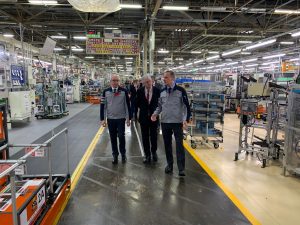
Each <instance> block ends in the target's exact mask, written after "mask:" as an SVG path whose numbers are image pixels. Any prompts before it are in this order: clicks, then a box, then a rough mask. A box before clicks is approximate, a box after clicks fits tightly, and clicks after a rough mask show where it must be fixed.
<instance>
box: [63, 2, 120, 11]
mask: <svg viewBox="0 0 300 225" xmlns="http://www.w3.org/2000/svg"><path fill="white" fill-rule="evenodd" d="M68 2H69V3H70V4H71V5H72V6H73V7H74V8H75V9H77V10H79V11H82V12H99V13H107V12H115V11H118V10H120V9H121V8H120V1H119V0H68Z"/></svg>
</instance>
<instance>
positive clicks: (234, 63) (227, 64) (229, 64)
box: [226, 62, 239, 66]
mask: <svg viewBox="0 0 300 225" xmlns="http://www.w3.org/2000/svg"><path fill="white" fill-rule="evenodd" d="M238 63H239V62H231V63H226V66H232V65H236V64H238Z"/></svg>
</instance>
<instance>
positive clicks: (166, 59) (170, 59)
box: [164, 58, 172, 61]
mask: <svg viewBox="0 0 300 225" xmlns="http://www.w3.org/2000/svg"><path fill="white" fill-rule="evenodd" d="M164 60H165V61H172V58H164Z"/></svg>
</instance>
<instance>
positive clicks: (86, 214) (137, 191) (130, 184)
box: [59, 127, 250, 225]
mask: <svg viewBox="0 0 300 225" xmlns="http://www.w3.org/2000/svg"><path fill="white" fill-rule="evenodd" d="M159 138H160V139H159V144H158V146H159V150H158V154H159V162H158V163H157V164H155V165H149V166H145V165H144V164H143V163H142V156H141V152H140V149H139V144H138V140H137V136H136V134H135V132H134V129H133V127H131V128H127V129H126V141H127V142H126V147H127V156H128V161H127V163H126V164H122V163H121V162H119V164H118V165H117V166H114V165H112V163H111V160H112V157H111V146H110V140H109V134H108V131H107V129H105V130H104V132H103V134H102V136H101V137H100V139H99V141H98V143H97V145H96V147H95V149H94V152H93V154H92V157H91V158H90V159H89V161H88V164H87V166H86V168H85V169H84V171H83V174H82V175H81V178H80V180H79V182H78V184H77V186H76V188H75V190H74V192H73V194H72V196H71V198H70V200H69V203H68V205H67V207H66V208H65V211H64V212H63V214H62V217H61V219H60V222H59V225H71V224H78V225H80V224H89V225H102V224H103V225H110V224H111V225H116V224H120V225H140V224H162V225H171V224H172V225H177V224H187V225H191V224H202V225H204V224H205V225H208V224H211V225H213V224H216V225H217V224H223V225H226V224H228V225H233V224H236V225H237V224H238V225H241V224H250V222H249V221H248V220H247V219H246V218H245V216H244V215H243V214H242V213H241V212H240V211H239V209H238V208H237V207H236V206H235V205H234V204H233V202H231V200H230V199H229V198H228V197H227V196H226V195H225V194H224V192H223V191H222V190H221V189H220V188H219V187H218V186H217V185H216V184H215V183H214V181H213V180H212V179H211V178H210V177H209V176H208V174H207V173H206V172H205V171H204V170H203V169H202V168H201V167H200V166H199V164H198V163H197V162H196V161H195V160H194V159H193V158H192V157H191V156H190V155H189V153H187V154H186V161H187V162H186V164H187V169H186V174H187V176H186V177H185V178H183V179H182V178H179V177H178V175H177V169H175V170H174V174H173V175H166V174H165V173H164V166H165V157H164V154H163V143H162V140H161V135H160V137H159ZM175 168H176V167H175Z"/></svg>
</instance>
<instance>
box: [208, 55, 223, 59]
mask: <svg viewBox="0 0 300 225" xmlns="http://www.w3.org/2000/svg"><path fill="white" fill-rule="evenodd" d="M218 58H220V56H219V55H215V56H211V57H207V58H206V60H212V59H218Z"/></svg>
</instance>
